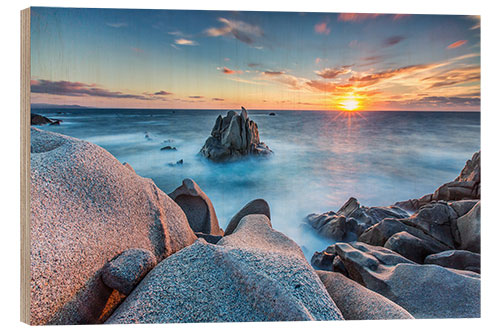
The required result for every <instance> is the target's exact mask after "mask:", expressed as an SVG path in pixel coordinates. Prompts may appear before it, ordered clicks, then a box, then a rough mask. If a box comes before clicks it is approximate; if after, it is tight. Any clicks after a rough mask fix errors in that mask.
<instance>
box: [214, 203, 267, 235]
mask: <svg viewBox="0 0 500 333" xmlns="http://www.w3.org/2000/svg"><path fill="white" fill-rule="evenodd" d="M250 214H263V215H266V216H267V218H268V219H269V220H271V209H270V208H269V204H268V203H267V202H266V201H265V200H264V199H255V200H252V201H250V202H249V203H247V204H246V205H245V207H243V208H242V209H241V210H240V211H239V212H238V213H236V215H234V216H233V218H232V219H231V221H229V223H228V225H227V227H226V230H225V232H224V234H225V235H226V236H227V235H230V234H232V233H233V232H234V230H235V229H236V227H237V226H238V223H240V220H241V219H242V218H243V217H245V216H247V215H250Z"/></svg>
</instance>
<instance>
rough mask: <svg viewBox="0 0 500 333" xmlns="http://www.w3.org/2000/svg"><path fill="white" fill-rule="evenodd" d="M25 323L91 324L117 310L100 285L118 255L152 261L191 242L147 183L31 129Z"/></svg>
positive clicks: (98, 151)
mask: <svg viewBox="0 0 500 333" xmlns="http://www.w3.org/2000/svg"><path fill="white" fill-rule="evenodd" d="M30 182H31V226H30V227H31V230H30V235H31V252H30V262H31V304H30V307H31V324H33V325H44V324H67V325H69V324H85V323H87V324H88V323H98V322H101V321H103V320H105V319H106V318H107V316H108V315H109V314H110V312H111V311H112V310H114V308H115V307H116V305H117V302H118V301H119V299H117V298H114V296H113V289H111V288H109V287H108V286H106V285H105V284H104V283H103V281H102V279H101V271H102V269H103V267H104V266H105V265H106V264H107V263H108V262H109V261H110V260H112V259H113V258H115V257H116V256H117V255H119V254H120V253H122V252H124V251H126V250H128V249H132V248H141V249H144V250H148V251H151V252H152V253H153V254H154V255H155V257H156V260H158V261H160V260H162V259H163V258H165V257H167V256H169V255H170V254H172V253H175V252H177V251H179V250H180V249H182V248H183V247H185V246H188V245H190V244H192V243H193V242H194V241H195V240H196V236H195V235H194V233H193V232H192V230H191V228H190V227H189V223H188V221H187V219H186V215H185V214H184V213H183V211H182V210H181V209H180V207H179V206H178V205H177V204H176V203H175V202H174V201H173V200H172V199H170V197H168V196H167V195H166V194H165V193H163V192H162V191H161V190H160V189H159V188H158V187H157V186H156V185H155V184H154V182H153V181H152V180H150V179H146V178H142V177H140V176H138V175H137V174H136V173H134V172H130V170H129V169H128V168H127V167H126V166H124V165H122V163H120V162H119V161H118V160H117V159H116V158H114V157H113V156H112V155H111V154H110V153H109V152H107V151H106V150H104V149H103V148H101V147H99V146H97V145H94V144H91V143H89V142H86V141H82V140H78V139H75V138H71V137H68V136H64V135H60V134H55V133H51V132H47V131H41V130H38V129H36V128H32V129H31V179H30Z"/></svg>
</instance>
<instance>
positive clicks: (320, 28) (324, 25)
mask: <svg viewBox="0 0 500 333" xmlns="http://www.w3.org/2000/svg"><path fill="white" fill-rule="evenodd" d="M314 31H315V32H316V33H317V34H320V35H329V34H330V32H331V29H330V28H329V27H328V22H320V23H318V24H316V25H315V26H314Z"/></svg>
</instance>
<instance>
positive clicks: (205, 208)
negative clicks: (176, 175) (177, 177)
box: [169, 178, 224, 235]
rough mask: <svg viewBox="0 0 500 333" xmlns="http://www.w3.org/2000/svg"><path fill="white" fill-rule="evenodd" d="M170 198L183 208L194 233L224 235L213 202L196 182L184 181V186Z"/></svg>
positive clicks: (171, 194) (176, 190)
mask: <svg viewBox="0 0 500 333" xmlns="http://www.w3.org/2000/svg"><path fill="white" fill-rule="evenodd" d="M169 196H170V198H172V199H173V200H174V201H175V202H176V203H177V204H178V205H179V206H180V207H181V208H182V210H183V211H184V213H185V214H186V216H187V219H188V221H189V225H190V226H191V229H193V231H194V232H202V233H205V234H210V235H224V231H223V230H222V229H221V228H220V227H219V221H218V220H217V215H216V214H215V209H214V206H213V205H212V201H210V199H209V198H208V196H207V195H206V194H205V192H203V191H202V190H201V188H200V187H199V186H198V184H196V182H195V181H194V180H192V179H189V178H187V179H184V180H183V181H182V185H181V186H179V187H178V188H176V189H175V191H173V192H172V193H170V194H169Z"/></svg>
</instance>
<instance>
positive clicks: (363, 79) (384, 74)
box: [349, 64, 432, 86]
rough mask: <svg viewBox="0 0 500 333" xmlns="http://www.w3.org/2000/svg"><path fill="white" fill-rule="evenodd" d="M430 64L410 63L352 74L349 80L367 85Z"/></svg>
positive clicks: (426, 66)
mask: <svg viewBox="0 0 500 333" xmlns="http://www.w3.org/2000/svg"><path fill="white" fill-rule="evenodd" d="M431 66H432V65H431V64H424V65H410V66H405V67H400V68H396V69H388V70H384V71H380V72H377V73H373V74H366V75H361V76H352V77H351V78H350V79H349V82H353V83H357V84H358V85H360V86H369V85H373V84H376V83H378V82H379V81H381V80H384V79H390V78H393V77H395V76H398V75H402V74H408V73H413V72H415V71H419V70H424V69H428V68H430V67H431Z"/></svg>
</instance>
